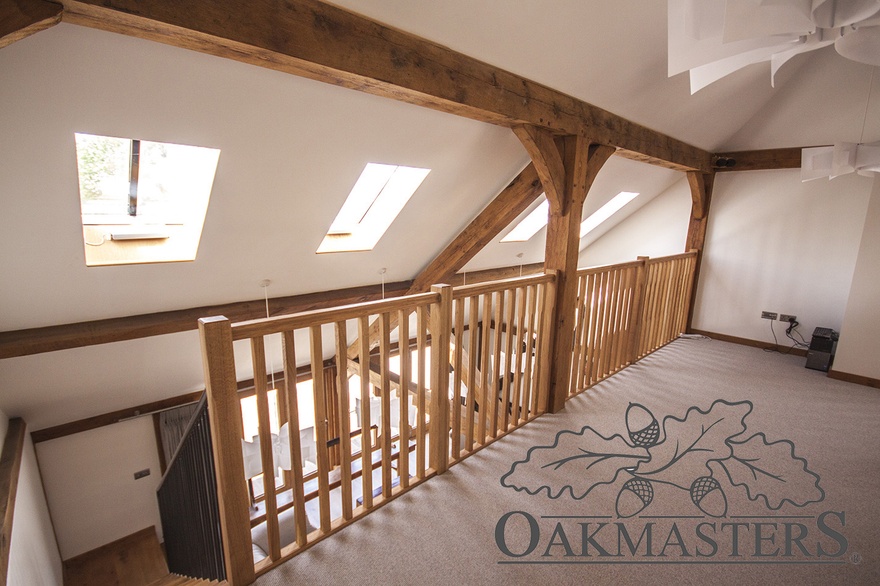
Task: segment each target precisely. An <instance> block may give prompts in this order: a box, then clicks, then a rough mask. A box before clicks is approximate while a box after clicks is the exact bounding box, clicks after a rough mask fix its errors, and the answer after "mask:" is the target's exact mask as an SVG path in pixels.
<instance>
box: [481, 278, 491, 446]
mask: <svg viewBox="0 0 880 586" xmlns="http://www.w3.org/2000/svg"><path fill="white" fill-rule="evenodd" d="M482 297H483V312H482V317H483V319H482V320H481V322H480V323H481V325H480V332H481V336H480V337H481V341H480V353H479V356H480V373H482V378H480V400H479V405H480V412H479V414H478V415H479V423H478V426H477V437H478V439H479V442H480V445H486V439H487V437H488V433H487V430H486V425H487V424H488V423H489V420H488V419H489V410H490V408H489V401H490V397H491V395H490V393H489V386H490V381H489V340H490V333H491V332H490V325H491V324H490V320H491V316H492V294H491V293H484V294H483V296H482ZM492 387H493V388H494V385H492Z"/></svg>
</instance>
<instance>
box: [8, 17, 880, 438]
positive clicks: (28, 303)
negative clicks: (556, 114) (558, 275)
mask: <svg viewBox="0 0 880 586" xmlns="http://www.w3.org/2000/svg"><path fill="white" fill-rule="evenodd" d="M336 3H337V4H339V5H341V6H343V7H346V8H349V9H352V10H354V11H355V12H359V13H361V14H364V15H366V16H369V17H372V18H375V19H377V20H379V21H381V22H384V23H386V24H388V25H391V26H394V27H397V28H400V29H403V30H406V31H409V32H411V33H414V34H416V35H419V36H422V37H425V38H427V39H429V40H432V41H435V42H438V43H440V44H443V45H446V46H449V47H451V48H452V49H455V50H457V51H460V52H462V53H465V54H468V55H470V56H472V57H475V58H477V59H480V60H482V61H485V62H488V63H490V64H493V65H496V66H498V67H500V68H503V69H506V70H509V71H512V72H514V73H517V74H519V75H522V76H524V77H526V78H529V79H532V80H534V81H537V82H540V83H543V84H546V85H548V86H551V87H554V88H556V89H558V90H561V91H563V92H566V93H569V94H572V95H574V96H575V97H578V98H580V99H583V100H585V101H587V102H589V103H592V104H595V105H597V106H600V107H602V108H605V109H607V110H610V111H612V112H614V113H616V114H619V115H621V116H624V117H626V118H629V119H631V120H633V121H634V122H637V123H640V124H643V125H645V126H647V127H650V128H654V129H656V130H659V131H661V132H664V133H666V134H668V135H670V136H672V137H674V138H677V139H681V140H684V141H687V142H690V143H692V144H694V145H696V146H698V147H702V148H704V149H707V150H711V151H724V150H733V149H740V148H744V149H745V148H747V149H758V148H770V147H782V146H800V145H802V144H818V143H831V142H834V141H835V140H854V139H856V138H857V137H856V136H855V135H856V134H857V131H859V130H860V129H861V123H862V121H863V119H864V113H865V99H866V92H867V87H868V81H867V80H868V79H869V77H870V73H871V68H870V67H868V66H862V65H858V64H854V63H850V62H848V61H846V60H844V59H842V58H840V57H838V56H837V55H836V54H834V53H833V50H832V51H828V50H822V51H816V52H814V53H810V54H805V55H801V56H799V57H798V58H796V59H794V60H792V62H791V63H789V64H788V65H786V66H785V68H783V70H782V72H781V73H780V75H779V76H778V77H777V87H776V89H773V88H771V87H770V82H769V65H766V64H764V65H756V66H751V67H748V68H746V69H744V70H742V71H739V72H737V73H735V74H733V75H731V76H729V77H727V78H725V79H723V80H721V81H720V82H718V83H716V84H713V85H712V86H710V87H708V88H706V89H705V90H703V91H701V92H699V93H698V94H696V95H695V96H691V95H690V93H689V87H688V80H687V77H686V75H679V76H676V77H673V78H667V77H666V3H665V2H662V1H653V2H645V1H644V0H616V1H603V2H583V1H581V0H542V1H541V2H517V3H511V2H508V1H506V0H480V1H478V2H477V1H474V0H444V1H443V2H436V1H433V0H432V1H429V0H337V2H336ZM0 80H2V82H0V128H2V129H3V140H2V141H0V226H2V230H0V246H2V247H3V253H2V255H0V275H2V278H0V330H15V329H22V328H31V327H39V326H44V325H52V324H60V323H70V322H77V321H84V320H92V319H100V318H106V317H116V316H124V315H132V314H141V313H149V312H156V311H162V310H170V309H180V308H186V307H193V306H200V305H207V304H215V303H224V302H230V301H238V300H245V299H255V298H259V297H261V296H262V293H263V291H262V289H260V287H259V286H258V283H259V282H260V280H262V279H266V278H268V279H271V280H272V285H271V287H270V290H269V295H270V296H283V295H293V294H297V293H304V292H311V291H322V290H328V289H335V288H341V287H350V286H356V285H363V284H374V283H378V282H379V281H380V278H381V277H380V275H379V271H380V269H382V268H386V269H387V272H386V273H385V278H386V279H387V280H389V281H395V280H402V279H410V278H413V277H414V276H415V275H416V274H418V272H419V271H420V270H421V269H422V268H423V267H424V266H425V265H426V264H427V263H428V262H429V261H430V260H431V259H432V258H433V257H434V256H435V255H436V254H437V253H438V252H440V251H441V250H442V249H443V247H444V246H446V244H447V243H449V242H450V241H451V240H452V239H453V238H454V237H455V236H456V235H457V234H458V232H459V231H460V230H461V229H462V228H463V227H464V226H466V225H467V224H468V222H469V221H470V220H471V219H472V218H473V217H474V216H475V215H476V214H477V213H478V212H479V211H480V210H481V209H482V208H483V207H485V205H487V204H488V203H489V202H490V201H491V200H492V198H493V197H494V196H495V195H496V194H497V193H498V192H499V191H501V190H502V189H503V188H504V187H505V186H506V185H507V184H508V183H509V182H510V180H511V179H512V178H513V177H515V176H516V175H517V173H518V172H519V171H520V170H521V169H522V168H523V167H524V166H525V165H526V164H527V162H528V156H527V155H526V152H525V150H524V149H523V147H522V146H521V145H520V144H519V142H518V141H517V139H516V138H515V137H514V135H513V133H511V132H510V131H509V130H507V129H505V128H501V127H496V126H492V125H489V124H483V123H479V122H474V121H472V120H467V119H463V118H458V117H456V116H452V115H448V114H443V113H440V112H436V111H432V110H427V109H423V108H418V107H416V106H411V105H407V104H403V103H399V102H395V101H392V100H388V99H384V98H378V97H375V96H370V95H366V94H362V93H358V92H355V91H351V90H345V89H341V88H338V87H334V86H330V85H324V84H320V83H317V82H312V81H309V80H306V79H301V78H297V77H293V76H289V75H285V74H282V73H278V72H275V71H271V70H268V69H261V68H258V67H253V66H248V65H243V64H241V63H237V62H234V61H229V60H224V59H220V58H216V57H211V56H207V55H203V54H200V53H194V52H190V51H186V50H183V49H177V48H173V47H169V46H165V45H162V44H158V43H151V42H148V41H144V40H139V39H134V38H129V37H124V36H120V35H116V34H111V33H106V32H100V31H96V30H91V29H86V28H81V27H77V26H74V25H70V24H61V25H58V26H56V27H53V28H51V29H49V30H46V31H43V32H40V33H38V34H36V35H34V36H32V37H29V38H27V39H24V40H22V41H19V42H16V43H14V44H12V45H10V46H8V47H5V48H3V49H2V50H0ZM874 83H875V90H874V95H875V102H874V104H873V105H872V106H871V107H870V108H869V109H868V116H869V123H868V126H867V129H866V133H865V136H864V140H865V141H866V142H868V141H872V140H878V139H880V99H877V98H880V87H878V85H880V75H878V76H875V82H874ZM837 105H839V106H840V107H839V108H837V107H833V106H837ZM74 132H90V133H97V134H106V135H117V136H132V137H138V138H143V139H151V140H160V141H168V142H178V143H183V144H196V145H201V146H210V147H215V148H219V149H221V155H220V163H219V167H218V171H217V177H216V180H215V185H214V190H213V195H212V199H211V203H210V206H209V210H208V215H207V219H206V223H205V229H204V233H203V237H202V242H201V245H200V247H199V253H198V257H197V260H196V261H195V262H192V263H176V264H157V265H139V266H120V267H94V268H86V267H85V263H84V258H83V243H82V236H81V227H80V223H79V200H78V192H77V181H76V160H75V153H74V142H73V133H74ZM367 162H390V163H398V164H405V165H415V166H424V167H429V168H431V169H432V172H431V174H430V175H429V176H428V179H427V180H426V181H425V183H424V184H423V186H422V188H421V189H419V191H418V192H417V193H416V195H415V196H414V198H413V200H411V201H410V203H409V204H408V205H407V206H406V208H404V210H403V212H402V213H401V215H400V217H399V218H398V221H397V222H395V223H394V224H393V225H392V227H391V229H390V230H389V231H388V233H387V234H386V235H385V237H384V238H383V239H382V240H381V241H380V242H379V244H378V246H377V247H376V249H375V250H373V251H371V252H364V253H348V254H335V255H320V256H319V255H316V254H315V252H314V251H315V250H316V248H317V246H318V244H319V243H320V240H321V238H322V237H323V235H324V233H325V232H326V229H327V227H328V226H329V224H330V222H331V221H332V219H333V217H334V216H335V214H336V212H337V211H338V209H339V207H340V205H341V203H342V201H343V200H344V198H345V197H346V195H347V194H348V192H349V190H350V188H351V186H352V184H353V183H354V181H355V179H356V178H357V176H358V175H359V173H360V172H361V170H362V169H363V166H364V165H365V164H366V163H367ZM680 177H681V174H680V173H677V172H671V171H668V170H665V169H658V168H653V167H649V166H647V165H644V164H641V163H635V162H632V161H626V160H621V159H617V158H612V159H611V161H610V162H609V163H608V164H607V165H606V167H605V168H604V169H603V171H602V172H601V173H600V174H599V177H598V179H597V181H596V186H595V190H594V191H593V192H592V193H591V195H590V197H589V198H588V201H587V205H586V209H585V214H589V213H591V212H592V211H593V210H595V209H596V208H598V207H599V206H600V205H601V204H602V203H604V202H605V201H607V199H609V198H610V197H611V196H613V195H614V194H616V193H617V192H618V191H621V190H634V191H640V192H641V193H642V196H641V197H640V198H639V199H637V200H636V201H634V202H632V203H631V204H630V205H629V206H627V208H625V209H624V210H623V211H622V212H621V213H620V214H618V216H616V217H615V218H614V220H613V221H612V222H610V223H609V226H612V225H613V224H614V223H616V222H619V221H620V220H622V219H623V218H624V217H625V216H626V215H627V214H630V213H632V212H633V211H634V210H636V209H638V207H640V206H641V205H644V203H646V202H647V201H649V200H650V199H651V198H652V197H654V196H656V195H657V194H659V193H661V192H662V191H664V190H665V189H667V188H668V187H669V185H670V184H671V183H673V182H674V181H676V180H681V179H680ZM609 226H606V227H603V228H602V230H600V231H599V233H598V234H601V232H602V231H603V230H608V229H609ZM595 237H597V236H592V238H595ZM543 238H544V236H543V232H542V233H539V235H538V236H537V237H535V238H533V239H532V240H533V241H532V242H529V243H527V244H525V245H509V244H499V243H498V242H497V239H496V241H495V242H493V243H492V244H490V245H489V246H488V247H487V248H486V249H485V250H484V251H483V252H481V253H480V255H478V257H477V258H475V259H474V260H473V261H472V263H471V264H470V265H469V268H470V269H473V268H483V267H489V266H499V265H511V264H516V263H517V262H519V260H520V259H518V257H517V256H516V255H517V254H518V253H520V252H521V253H523V257H522V259H521V261H522V262H525V263H530V262H539V261H541V260H542V259H543ZM587 243H588V241H585V242H584V245H586V244H587ZM194 340H195V338H194V336H193V335H191V333H187V334H177V335H173V336H164V337H162V338H161V339H160V340H154V341H132V342H126V343H121V344H115V345H109V346H96V347H91V348H83V349H79V350H71V351H63V352H54V353H49V354H44V355H40V356H35V357H24V358H17V359H7V360H3V361H2V364H0V389H2V390H0V409H2V410H4V411H5V412H6V413H7V414H8V415H22V416H25V417H26V418H27V419H28V420H29V421H31V422H32V423H33V424H34V425H35V427H36V428H39V427H43V426H46V425H53V424H57V423H61V422H64V421H69V420H71V419H75V418H78V417H85V416H88V415H94V414H98V413H102V412H106V411H109V410H112V409H118V408H123V407H128V406H131V405H134V404H137V403H140V402H146V401H151V400H157V399H160V398H164V397H168V396H173V395H176V394H180V393H183V392H186V391H189V390H192V389H193V388H197V387H198V385H200V384H201V380H200V379H201V372H200V369H199V367H198V365H197V363H196V361H197V359H198V358H197V351H196V350H197V349H196V348H195V346H192V344H194V343H195V341H194ZM157 344H158V345H157ZM169 353H170V354H172V355H173V356H174V358H173V359H170V360H169V359H168V356H169ZM184 357H187V358H184ZM163 364H164V365H166V366H167V368H163V375H162V376H160V377H156V376H155V374H153V371H154V369H155V368H156V365H163ZM35 373H38V374H35ZM58 396H63V397H64V400H63V401H58V400H56V397H58Z"/></svg>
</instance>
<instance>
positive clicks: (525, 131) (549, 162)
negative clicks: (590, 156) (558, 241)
mask: <svg viewBox="0 0 880 586" xmlns="http://www.w3.org/2000/svg"><path fill="white" fill-rule="evenodd" d="M512 130H513V133H514V134H516V137H517V138H518V139H519V141H520V142H521V143H522V145H523V146H524V147H525V148H526V152H527V153H529V158H531V159H532V165H534V167H535V171H537V172H538V177H540V178H541V183H542V184H543V185H544V193H545V194H546V195H547V199H548V200H549V201H550V206H551V207H553V206H556V207H559V208H561V209H565V165H564V164H563V162H562V153H561V152H560V146H559V144H558V143H557V137H556V136H555V135H554V134H553V133H551V132H549V131H547V130H544V129H543V128H538V127H537V126H524V125H523V126H514V127H513V129H512Z"/></svg>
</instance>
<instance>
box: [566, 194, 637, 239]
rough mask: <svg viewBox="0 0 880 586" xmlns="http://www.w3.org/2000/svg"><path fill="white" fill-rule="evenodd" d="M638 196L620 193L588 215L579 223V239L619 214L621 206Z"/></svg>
mask: <svg viewBox="0 0 880 586" xmlns="http://www.w3.org/2000/svg"><path fill="white" fill-rule="evenodd" d="M638 195H639V194H638V193H633V192H632V191H621V192H620V193H618V194H617V195H615V196H614V197H613V198H611V200H609V201H608V203H606V204H605V205H603V206H602V207H601V208H599V209H598V210H596V211H595V212H593V213H592V214H590V217H589V218H587V219H586V220H584V221H583V222H581V235H580V237H581V238H583V237H584V236H586V235H587V234H588V233H589V232H591V231H593V230H594V229H596V228H598V227H599V225H600V224H602V222H604V221H605V220H607V219H608V218H610V217H611V216H613V215H614V214H616V213H617V212H619V211H620V209H621V208H622V207H623V206H625V205H626V204H628V203H629V202H631V201H632V200H634V199H635V198H636V196H638Z"/></svg>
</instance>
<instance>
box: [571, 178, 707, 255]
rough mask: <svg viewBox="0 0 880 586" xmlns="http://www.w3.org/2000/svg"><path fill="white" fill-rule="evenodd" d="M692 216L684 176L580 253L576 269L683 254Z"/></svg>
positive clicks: (689, 197)
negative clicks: (648, 257) (641, 257)
mask: <svg viewBox="0 0 880 586" xmlns="http://www.w3.org/2000/svg"><path fill="white" fill-rule="evenodd" d="M690 214H691V192H690V187H689V186H688V182H687V179H685V178H684V177H683V176H682V178H681V179H680V180H679V181H677V182H675V183H674V184H673V185H672V186H670V187H669V188H668V189H666V190H665V191H663V192H662V193H661V194H660V195H658V196H657V197H655V198H654V199H652V200H651V201H649V202H648V203H647V204H645V205H644V206H643V207H641V208H639V209H638V210H637V211H636V212H635V213H634V214H632V215H631V216H629V217H627V218H626V219H625V220H623V221H622V222H621V223H619V224H618V225H616V226H615V227H614V228H612V229H611V230H609V231H608V232H606V233H605V234H603V235H602V236H601V237H600V238H599V239H598V240H596V241H595V242H593V243H592V244H590V245H589V246H587V247H586V248H585V249H584V250H582V251H581V253H580V256H579V257H578V266H579V267H594V266H599V265H607V264H615V263H621V262H629V261H631V260H635V259H636V257H638V256H650V257H658V256H668V255H670V254H680V253H682V252H684V246H685V241H686V240H687V229H688V222H689V220H690Z"/></svg>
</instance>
